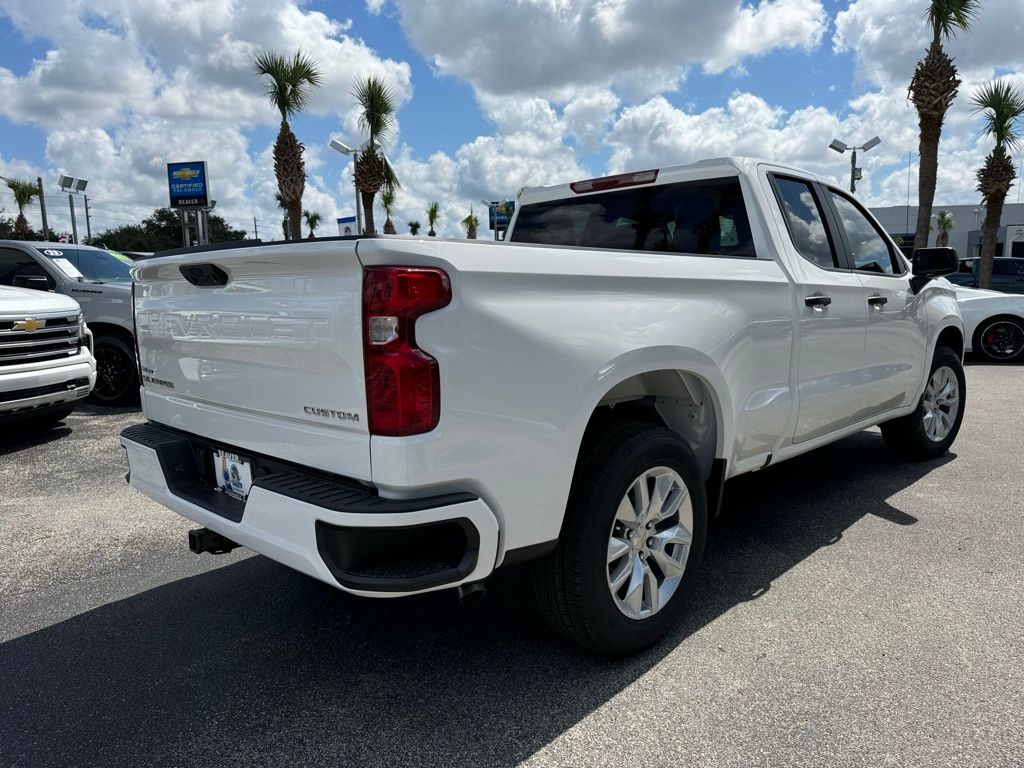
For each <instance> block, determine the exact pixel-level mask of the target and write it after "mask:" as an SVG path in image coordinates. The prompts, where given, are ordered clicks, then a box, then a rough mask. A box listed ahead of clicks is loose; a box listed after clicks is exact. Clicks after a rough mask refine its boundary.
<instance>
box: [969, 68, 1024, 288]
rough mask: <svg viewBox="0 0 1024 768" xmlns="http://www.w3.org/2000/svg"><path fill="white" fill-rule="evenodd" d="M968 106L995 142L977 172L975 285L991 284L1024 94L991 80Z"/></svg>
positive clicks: (1013, 174)
mask: <svg viewBox="0 0 1024 768" xmlns="http://www.w3.org/2000/svg"><path fill="white" fill-rule="evenodd" d="M971 103H972V104H973V105H974V107H975V110H974V112H975V114H977V113H979V112H981V113H982V114H984V116H985V127H984V128H983V129H982V135H983V136H988V137H989V138H992V139H995V142H996V143H995V146H994V147H993V148H992V151H991V152H989V154H988V157H986V158H985V164H984V165H983V166H981V168H979V169H978V174H977V176H978V191H979V192H981V201H982V205H984V206H985V223H984V224H983V225H982V228H981V270H980V273H979V275H978V286H979V287H980V288H988V287H990V286H991V285H992V259H993V258H994V257H995V255H996V240H997V238H998V234H999V220H1000V219H1002V218H1003V203H1005V202H1006V195H1007V193H1009V191H1010V187H1012V186H1013V180H1014V178H1016V176H1017V174H1016V172H1015V171H1014V168H1013V160H1012V159H1010V155H1009V153H1008V152H1007V150H1009V149H1017V148H1018V147H1020V145H1021V138H1022V133H1021V125H1020V121H1021V117H1024V91H1021V89H1020V88H1019V87H1017V86H1016V85H1013V84H1012V83H1011V82H1010V81H1009V80H994V81H992V82H988V83H984V84H983V85H981V86H979V88H978V90H976V91H975V92H974V96H973V98H972V99H971Z"/></svg>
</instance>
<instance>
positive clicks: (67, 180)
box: [57, 175, 89, 245]
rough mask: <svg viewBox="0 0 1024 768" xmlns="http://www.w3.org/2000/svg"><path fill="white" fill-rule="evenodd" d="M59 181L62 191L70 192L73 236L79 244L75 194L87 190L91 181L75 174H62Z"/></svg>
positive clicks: (69, 201) (76, 243)
mask: <svg viewBox="0 0 1024 768" xmlns="http://www.w3.org/2000/svg"><path fill="white" fill-rule="evenodd" d="M57 183H58V184H59V185H60V190H61V192H67V193H68V207H69V208H70V209H71V237H72V238H73V239H74V241H75V245H78V222H77V221H76V220H75V195H77V194H80V193H82V192H85V187H86V185H87V184H88V183H89V182H88V181H87V180H86V179H78V178H75V177H74V176H64V175H61V177H60V178H59V179H58V180H57ZM87 205H88V203H87ZM87 210H88V209H87ZM87 215H88V214H87Z"/></svg>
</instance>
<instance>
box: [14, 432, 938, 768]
mask: <svg viewBox="0 0 1024 768" xmlns="http://www.w3.org/2000/svg"><path fill="white" fill-rule="evenodd" d="M950 458H951V457H947V458H946V459H944V460H939V461H936V462H931V463H926V464H900V463H899V462H897V461H895V460H894V459H893V457H892V455H891V454H890V453H888V452H887V451H886V450H885V448H884V447H883V445H882V442H881V438H880V436H879V435H878V434H877V433H873V432H865V433H861V434H859V435H855V436H853V437H851V438H848V439H846V440H843V441H841V442H840V443H837V444H835V445H832V446H829V447H826V448H824V449H822V450H819V451H816V452H814V453H812V454H809V455H807V456H804V457H801V458H797V459H793V460H792V461H790V462H786V463H784V464H782V465H780V466H779V467H776V468H769V469H767V470H764V471H763V472H759V473H756V474H754V475H750V476H747V477H744V478H740V479H737V480H736V481H733V482H732V483H730V485H729V487H728V488H727V492H726V501H725V506H724V509H723V513H722V516H721V517H720V518H719V519H718V520H717V521H716V523H715V525H714V526H713V528H712V533H711V537H710V541H709V544H708V551H707V557H706V562H705V570H704V573H703V576H702V578H701V579H700V580H699V581H698V583H697V584H696V586H695V588H694V590H693V592H692V593H691V594H690V595H689V596H688V598H687V599H688V601H689V605H688V611H687V612H686V615H685V617H684V618H683V620H682V621H681V623H680V625H679V626H678V628H677V630H676V631H675V632H674V633H673V634H672V636H670V637H669V638H667V639H666V641H665V642H663V643H662V644H660V645H659V646H657V647H656V648H654V649H652V650H650V651H648V652H646V653H644V654H641V655H639V656H636V657H633V658H630V659H626V660H621V661H610V660H606V659H602V658H597V657H594V656H592V655H590V654H587V653H585V652H582V651H580V650H578V649H576V648H574V647H571V646H569V645H567V644H565V643H562V642H561V641H560V640H559V639H557V638H556V637H555V636H554V635H552V634H551V633H550V632H549V631H548V629H547V628H546V627H545V625H544V624H543V622H542V621H541V620H540V618H539V616H538V615H537V613H536V611H535V610H534V609H533V607H532V602H531V599H530V596H529V590H528V588H527V586H528V583H527V581H526V579H525V576H524V573H523V572H521V571H509V572H505V573H499V574H498V575H496V577H495V578H494V579H493V580H492V582H491V584H490V594H489V596H488V599H487V600H485V601H484V602H483V603H481V604H480V605H478V606H473V607H469V608H464V607H460V606H459V605H458V604H457V602H456V600H455V598H454V596H453V595H452V593H450V592H448V593H441V594H435V595H429V596H425V597H419V598H409V599H401V600H394V601H379V602H378V601H367V600H361V599H358V598H353V597H349V596H347V595H344V594H342V593H339V592H337V591H335V590H333V589H331V588H329V587H327V586H325V585H321V584H319V583H317V582H315V581H313V580H311V579H307V578H305V577H303V576H300V575H298V574H296V573H293V572H292V571H290V570H288V569H286V568H284V567H282V566H278V565H277V564H275V563H273V562H271V561H269V560H267V559H265V558H260V557H253V558H247V559H245V560H243V561H241V562H237V563H234V564H231V565H227V566H224V567H221V568H217V569H214V570H211V571H208V572H205V573H202V574H201V575H197V576H194V577H191V578H186V579H182V580H179V581H175V582H172V583H169V584H166V585H165V586H161V587H157V588H154V589H150V590H148V591H144V592H141V593H139V594H136V595H134V596H132V597H130V598H127V599H124V600H120V601H117V602H112V603H109V604H107V605H104V606H102V607H100V608H97V609H95V610H92V611H89V612H87V613H84V614H81V615H78V616H75V617H74V618H72V619H69V620H67V621H63V622H61V623H59V624H56V625H53V626H50V627H47V628H45V629H42V630H39V631H36V632H33V633H31V634H28V635H25V636H23V637H20V638H16V639H14V640H11V641H9V642H7V643H5V644H3V645H2V646H0V722H2V723H3V729H2V730H3V734H4V735H3V738H2V739H0V764H3V765H31V766H42V765H62V766H70V765H104V766H113V765H133V766H135V765H166V764H174V765H197V766H212V765H245V766H272V765H282V766H284V765H287V766H308V765H335V766H341V765H346V766H347V765H351V766H383V765H389V766H433V765H453V766H475V767H481V766H513V765H516V764H517V763H519V762H520V761H522V760H524V759H526V758H527V757H529V756H530V755H532V754H533V753H535V752H536V751H537V750H538V749H540V748H541V747H543V746H544V745H545V744H547V743H549V742H550V741H551V740H552V739H554V738H556V737H557V736H558V735H559V734H561V733H562V732H564V731H565V730H567V729H568V728H570V727H571V726H573V725H574V724H575V723H577V722H579V721H580V720H581V719H582V718H584V717H586V716H587V715H588V714H589V713H590V712H592V711H593V710H595V709H596V708H597V707H599V706H601V705H602V704H604V703H605V702H606V701H608V700H609V699H610V698H611V697H613V696H615V694H616V693H618V692H619V691H621V690H623V689H624V688H625V687H627V686H629V685H630V684H631V683H632V682H634V681H635V680H637V678H639V677H640V676H641V675H643V674H644V673H645V672H647V671H648V670H649V669H650V668H651V667H653V666H654V665H655V664H657V663H658V662H659V661H660V660H661V659H662V658H663V657H664V656H666V655H667V654H669V653H671V652H672V651H673V650H675V649H676V648H677V647H679V646H680V645H681V644H684V643H685V642H686V639H687V638H688V637H689V636H690V635H691V634H693V633H694V632H696V631H697V630H699V629H700V628H702V627H704V626H705V625H707V624H708V623H709V622H712V621H714V620H715V619H716V618H717V617H719V616H721V615H722V614H723V613H725V612H726V611H728V610H729V609H730V608H732V607H734V606H736V605H738V604H739V603H741V602H744V601H749V600H752V599H756V598H757V597H758V596H760V595H762V594H764V593H765V591H766V590H767V589H769V588H770V586H771V584H772V582H773V580H775V579H776V578H778V577H780V576H781V575H783V574H785V573H786V572H787V571H788V570H789V569H791V568H792V567H794V566H795V565H797V564H798V563H800V562H801V561H803V560H804V559H806V558H807V557H809V556H810V555H812V554H814V553H815V552H818V551H819V550H821V549H822V548H823V547H828V546H830V545H831V544H833V543H835V542H836V541H837V540H838V539H839V538H840V537H841V536H842V535H843V533H844V531H846V530H847V529H848V528H849V527H850V526H852V525H854V524H855V523H857V522H858V521H859V520H861V519H862V518H864V517H865V516H868V515H876V516H878V517H881V518H883V519H885V520H887V521H889V522H891V523H893V524H895V525H910V524H913V523H914V522H916V520H915V518H913V517H911V516H909V515H907V514H905V513H903V512H901V511H900V510H898V509H896V508H894V507H892V506H891V505H890V504H889V503H888V502H887V499H889V498H890V497H891V496H892V495H893V494H895V493H897V492H898V491H900V490H902V489H904V488H906V487H908V486H909V485H911V484H913V483H914V482H916V481H917V480H919V479H920V478H921V477H923V476H924V475H926V474H927V473H929V472H930V471H932V470H934V469H935V468H936V467H938V466H939V465H941V464H942V463H944V462H945V461H948V460H950ZM808 477H813V478H814V482H813V483H807V482H806V478H808ZM182 545H183V546H184V542H183V544H182Z"/></svg>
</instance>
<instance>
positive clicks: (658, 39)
mask: <svg viewBox="0 0 1024 768" xmlns="http://www.w3.org/2000/svg"><path fill="white" fill-rule="evenodd" d="M393 4H394V6H395V7H396V8H397V9H398V12H399V18H400V20H401V24H402V29H403V30H404V32H405V34H406V36H407V37H408V38H409V40H410V41H411V42H412V43H413V45H414V46H415V47H416V48H417V50H419V51H420V53H422V54H423V55H424V56H425V57H427V58H428V59H429V60H431V61H432V62H433V63H434V65H435V66H436V67H437V69H438V70H439V71H440V72H442V73H443V74H448V75H454V76H456V77H460V78H462V79H464V80H467V81H469V82H470V83H472V84H473V86H474V87H475V88H476V89H477V90H478V91H482V92H485V93H488V94H501V95H507V94H530V95H539V96H544V97H545V98H549V99H553V100H555V101H558V102H560V103H565V102H566V101H569V100H570V99H571V97H572V94H573V92H574V90H575V89H578V88H581V87H597V88H605V87H609V86H613V85H614V86H627V87H628V90H629V92H630V93H629V95H630V97H631V98H645V97H647V96H650V95H653V94H654V93H658V92H660V91H664V90H670V89H672V88H675V87H676V86H677V85H678V84H679V82H680V81H681V79H682V77H683V75H684V73H685V72H686V70H687V68H688V67H690V66H691V65H693V64H695V63H700V64H704V65H705V66H706V67H708V69H709V71H721V70H723V69H727V68H729V67H732V66H736V65H738V64H740V63H741V62H742V61H743V59H744V58H746V57H749V56H754V55H758V54H762V53H766V52H768V51H770V50H772V49H774V48H802V49H811V48H814V47H815V46H817V45H818V42H819V41H820V39H821V37H822V35H823V33H824V30H825V26H826V21H827V20H826V16H825V12H824V10H823V8H822V5H821V2H820V1H819V0H761V1H760V2H758V3H755V4H745V3H741V2H739V1H738V0H733V1H732V2H724V1H723V2H714V3H708V2H705V0H643V1H642V2H639V1H634V2H629V1H627V0H523V1H522V2H519V3H516V4H511V5H510V4H509V3H508V2H503V1H502V0H464V2H461V3H459V5H458V10H457V11H456V12H453V10H452V8H451V6H449V5H445V4H443V3H424V2H421V1H420V0H393ZM374 6H375V7H378V8H379V3H374Z"/></svg>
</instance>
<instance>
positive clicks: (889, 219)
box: [871, 203, 1024, 259]
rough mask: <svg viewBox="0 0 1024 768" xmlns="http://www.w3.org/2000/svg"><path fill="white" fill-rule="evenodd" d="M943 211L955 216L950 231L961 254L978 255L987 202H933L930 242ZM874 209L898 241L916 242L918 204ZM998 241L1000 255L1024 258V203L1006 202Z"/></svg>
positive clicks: (963, 256) (933, 240)
mask: <svg viewBox="0 0 1024 768" xmlns="http://www.w3.org/2000/svg"><path fill="white" fill-rule="evenodd" d="M939 211H948V212H949V214H950V215H951V216H952V217H953V229H951V230H950V232H949V245H950V247H952V248H955V249H956V252H957V255H958V256H960V258H962V259H966V258H969V257H971V256H977V255H978V253H979V251H980V250H981V225H982V224H983V223H984V221H985V208H984V206H980V205H934V206H932V216H933V218H932V229H931V235H930V238H929V242H928V244H929V245H934V244H935V238H936V237H937V236H938V232H937V231H936V229H935V219H934V217H935V216H936V215H938V213H939ZM871 212H872V213H873V214H874V215H875V217H876V218H877V219H878V222H879V223H880V224H881V225H882V226H883V227H885V230H886V231H887V232H888V233H889V234H890V235H892V236H893V238H894V239H895V240H896V242H897V243H899V244H900V245H913V243H914V227H915V226H916V225H917V206H916V205H911V206H906V205H891V206H888V207H885V208H872V209H871ZM998 242H999V244H998V245H997V246H996V256H1004V255H1005V256H1020V257H1022V258H1024V203H1007V204H1006V205H1004V206H1003V217H1002V220H1001V221H1000V227H999V238H998Z"/></svg>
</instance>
